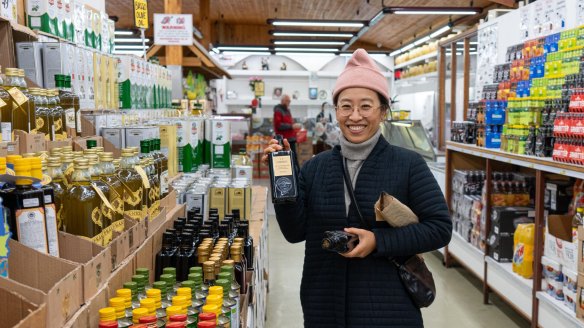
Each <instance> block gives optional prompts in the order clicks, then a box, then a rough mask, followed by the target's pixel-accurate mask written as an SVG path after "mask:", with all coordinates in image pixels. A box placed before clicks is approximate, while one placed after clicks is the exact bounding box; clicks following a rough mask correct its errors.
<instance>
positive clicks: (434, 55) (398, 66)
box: [395, 52, 438, 69]
mask: <svg viewBox="0 0 584 328" xmlns="http://www.w3.org/2000/svg"><path fill="white" fill-rule="evenodd" d="M436 57H438V52H433V53H430V54H427V55H423V56H420V57H416V58H414V59H411V60H408V61H407V62H405V63H401V64H399V65H395V69H400V68H403V67H406V66H410V65H412V64H416V63H419V62H423V61H425V60H426V59H432V58H436Z"/></svg>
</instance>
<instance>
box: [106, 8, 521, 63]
mask: <svg viewBox="0 0 584 328" xmlns="http://www.w3.org/2000/svg"><path fill="white" fill-rule="evenodd" d="M165 3H174V4H177V3H178V4H181V5H182V13H183V14H188V13H192V14H193V22H194V25H195V30H197V29H198V30H203V31H204V30H205V28H204V27H203V28H201V25H202V24H201V22H203V21H207V20H208V21H209V22H210V28H209V29H208V32H207V33H206V34H208V35H205V33H197V32H195V33H194V35H195V37H197V38H198V39H199V40H198V41H199V42H200V43H201V44H202V45H204V47H205V48H207V50H211V49H213V48H217V47H220V46H223V47H229V46H239V47H241V46H248V47H263V48H264V49H265V47H269V48H268V49H269V50H270V51H272V52H274V51H275V49H276V48H277V47H280V48H282V47H299V46H301V47H302V48H303V49H305V50H306V48H307V47H310V48H312V49H315V48H316V49H317V50H316V51H326V49H336V50H337V51H338V52H351V51H352V50H355V49H357V48H365V49H366V50H368V51H370V52H379V53H387V54H389V53H391V52H392V51H395V50H399V49H401V48H404V47H405V46H407V45H408V44H410V43H412V41H414V40H420V39H421V38H422V37H425V36H429V35H431V34H432V33H433V32H436V31H438V30H439V29H440V28H443V27H444V26H450V27H452V29H451V30H446V31H445V32H444V33H442V34H439V35H436V36H435V37H434V38H433V39H434V40H435V39H438V38H440V37H443V36H445V35H447V33H452V31H454V32H456V31H461V30H464V29H465V28H468V27H469V26H472V25H474V24H476V23H477V22H478V21H479V20H480V19H481V18H484V17H485V16H486V15H487V13H488V11H489V10H491V9H512V8H515V7H516V6H517V4H516V1H515V0H494V1H488V0H474V1H470V0H409V1H396V0H189V1H187V0H150V1H148V5H149V13H150V24H151V27H152V22H153V19H152V15H153V14H154V13H164V10H165ZM404 7H407V8H405V9H410V7H412V8H413V9H414V13H412V14H402V13H399V12H398V10H399V8H401V9H404ZM437 7H449V8H453V10H454V9H455V12H456V11H459V10H463V9H467V8H468V9H472V10H474V11H475V12H474V13H470V14H469V13H466V14H462V15H461V14H457V13H455V12H454V13H437V14H428V13H427V12H415V11H416V10H424V9H428V11H430V10H431V9H436V8H437ZM384 8H385V10H384ZM201 9H203V12H207V13H208V14H204V13H203V12H202V11H201ZM393 9H397V10H393ZM442 9H444V8H442ZM106 11H107V12H108V13H109V14H110V17H112V18H113V19H114V20H116V21H117V22H116V30H126V31H127V30H133V25H134V17H133V8H132V1H106ZM274 20H296V21H299V20H310V21H320V22H325V21H326V22H334V21H349V22H363V26H362V27H322V26H309V27H307V26H304V27H302V26H300V27H298V26H276V25H274V24H273V21H274ZM207 25H209V24H207ZM133 31H134V33H135V34H134V35H127V36H120V37H118V38H124V37H128V38H131V37H133V38H136V37H137V36H139V32H138V31H135V30H133ZM277 32H297V34H298V35H295V36H290V35H283V36H280V35H278V34H280V33H277ZM306 32H311V33H320V32H325V33H327V32H328V33H336V34H340V33H342V34H348V35H344V36H340V35H335V36H323V35H320V36H301V35H300V34H303V33H306ZM152 34H153V28H150V29H148V30H147V31H146V35H147V37H148V38H149V40H148V41H149V42H148V43H147V44H148V45H151V44H152V40H153V36H152ZM284 34H285V33H284ZM298 41H306V42H308V43H307V44H298V43H297V42H298ZM322 41H326V42H329V44H314V43H313V44H311V43H310V42H322ZM427 41H431V40H427ZM282 42H284V44H282ZM286 42H287V43H286ZM331 42H332V43H331ZM125 44H127V43H125ZM258 49H259V48H258ZM318 49H325V50H318ZM248 50H249V49H248Z"/></svg>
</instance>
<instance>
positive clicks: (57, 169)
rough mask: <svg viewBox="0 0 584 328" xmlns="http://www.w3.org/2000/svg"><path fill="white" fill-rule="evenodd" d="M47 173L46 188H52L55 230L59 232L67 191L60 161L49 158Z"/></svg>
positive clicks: (61, 225) (56, 158)
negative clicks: (48, 180)
mask: <svg viewBox="0 0 584 328" xmlns="http://www.w3.org/2000/svg"><path fill="white" fill-rule="evenodd" d="M47 173H48V175H49V177H50V178H51V182H49V183H48V184H47V186H50V187H51V188H53V196H54V203H55V210H56V211H57V228H58V229H59V230H61V229H62V227H63V197H64V196H65V191H66V190H67V184H66V180H65V177H64V176H63V171H62V170H61V159H60V158H59V157H49V159H48V164H47Z"/></svg>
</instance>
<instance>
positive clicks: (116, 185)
mask: <svg viewBox="0 0 584 328" xmlns="http://www.w3.org/2000/svg"><path fill="white" fill-rule="evenodd" d="M99 159H100V170H101V181H103V182H104V183H106V184H107V185H108V186H109V188H110V195H109V201H110V203H111V204H112V207H113V208H114V219H113V225H114V227H113V228H114V229H113V230H114V231H118V232H122V231H124V186H123V185H122V182H121V181H120V179H118V177H117V176H116V174H115V171H116V169H115V167H114V164H113V153H110V152H107V153H101V154H100V156H99Z"/></svg>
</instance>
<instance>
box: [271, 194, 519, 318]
mask: <svg viewBox="0 0 584 328" xmlns="http://www.w3.org/2000/svg"><path fill="white" fill-rule="evenodd" d="M268 207H271V204H269V205H268ZM269 211H270V212H271V214H270V224H269V229H270V231H269V243H270V244H269V256H270V259H269V261H270V262H269V263H270V268H269V279H270V282H269V284H270V293H269V295H268V318H267V324H266V327H268V328H296V327H302V308H301V307H300V297H299V288H300V277H301V275H302V263H303V257H304V243H300V244H290V243H288V242H286V240H284V237H283V236H282V233H281V232H280V229H279V227H278V223H277V221H276V219H275V217H274V215H273V208H270V209H269ZM425 258H426V260H427V263H428V264H429V266H430V270H431V271H432V273H433V275H434V280H435V283H436V287H437V293H438V297H437V300H436V301H435V302H434V304H432V306H431V307H430V308H428V309H425V310H423V311H422V313H423V315H424V323H425V326H426V327H430V328H433V327H435V328H439V327H445V328H452V327H465V328H475V327H489V328H492V327H501V328H503V327H504V328H511V327H529V323H528V322H527V321H525V320H524V319H523V318H522V317H520V316H519V315H518V314H517V313H516V312H514V311H513V310H512V309H511V308H510V307H509V306H508V305H507V304H505V303H503V302H502V301H501V300H499V299H498V298H497V297H496V296H494V295H493V296H492V297H491V303H492V305H483V303H482V300H483V297H482V283H480V281H478V280H477V279H476V278H474V277H472V276H471V275H470V274H469V273H468V272H467V271H466V270H464V269H462V268H451V269H446V268H445V267H444V266H443V265H442V258H441V255H440V254H436V255H434V254H430V255H427V256H426V257H425Z"/></svg>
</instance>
